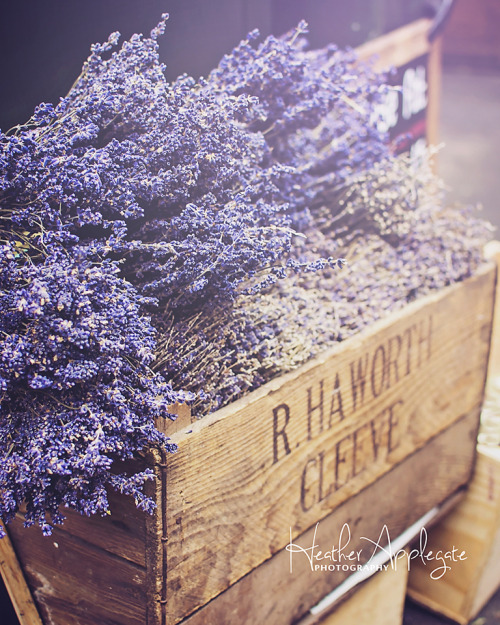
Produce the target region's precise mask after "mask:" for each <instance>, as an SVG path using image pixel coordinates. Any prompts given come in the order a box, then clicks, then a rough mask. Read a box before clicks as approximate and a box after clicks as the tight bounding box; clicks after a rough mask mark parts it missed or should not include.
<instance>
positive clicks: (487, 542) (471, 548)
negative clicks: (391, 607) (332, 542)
mask: <svg viewBox="0 0 500 625" xmlns="http://www.w3.org/2000/svg"><path fill="white" fill-rule="evenodd" d="M427 548H428V550H433V551H434V552H437V551H438V550H442V551H443V552H449V551H451V550H452V549H453V548H456V549H457V550H458V551H457V552H462V551H465V554H466V557H467V559H466V560H463V561H459V562H449V563H448V564H449V565H450V567H451V569H450V570H448V571H447V572H446V574H445V575H443V577H441V578H440V579H431V578H430V577H429V573H428V566H424V564H423V563H422V562H421V561H417V562H415V563H414V564H413V565H412V567H411V571H410V577H409V586H408V595H409V596H410V597H411V598H412V599H414V600H415V601H417V602H418V603H420V604H421V605H424V606H426V607H427V608H430V609H431V610H433V611H435V612H438V613H440V614H443V615H444V616H446V617H447V618H449V619H452V620H453V621H455V622H457V623H460V624H461V625H466V624H467V623H469V622H470V621H471V620H472V619H473V618H474V617H475V616H477V614H478V613H479V612H480V610H481V609H482V608H483V607H484V605H485V604H486V603H487V602H488V600H489V599H490V598H491V596H492V595H493V594H494V593H495V592H496V590H497V589H498V587H499V586H500V450H499V449H496V448H490V447H486V446H482V445H480V446H479V447H478V455H477V462H476V467H475V471H474V475H473V479H472V481H471V484H470V486H469V489H468V492H467V496H466V498H464V499H463V501H462V502H461V503H459V504H458V506H457V507H456V508H455V509H454V510H453V512H452V513H451V514H449V515H448V516H446V517H445V518H444V519H443V520H442V521H441V522H440V523H439V524H438V525H437V526H436V527H434V528H433V529H432V532H430V533H429V542H428V546H427Z"/></svg>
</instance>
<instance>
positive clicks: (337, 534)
mask: <svg viewBox="0 0 500 625" xmlns="http://www.w3.org/2000/svg"><path fill="white" fill-rule="evenodd" d="M477 426H478V411H477V410H475V411H472V412H471V413H469V414H468V415H465V416H464V417H463V418H461V419H460V420H458V421H457V422H456V423H454V424H453V425H451V426H450V427H449V428H448V429H446V430H445V431H444V432H441V433H440V434H438V435H437V436H436V437H434V438H433V439H431V440H430V441H429V442H428V443H427V445H425V446H424V447H423V448H421V449H420V450H418V451H416V452H415V453H413V454H412V455H411V456H409V457H408V458H407V459H406V460H404V461H403V462H401V463H400V464H398V465H397V466H395V467H394V468H393V469H392V470H391V471H390V472H389V473H387V474H385V475H384V476H382V477H381V478H379V479H378V480H377V481H376V482H375V483H373V484H371V485H370V486H368V487H367V488H366V489H364V490H363V491H361V492H360V493H358V494H357V495H355V496H354V497H352V498H351V499H350V500H348V501H346V502H345V503H343V504H342V505H341V506H339V507H338V508H337V509H336V510H335V511H334V512H332V513H331V514H330V515H329V516H328V517H326V518H325V519H323V520H322V521H321V522H320V523H319V525H318V527H317V530H316V527H313V528H311V529H309V530H307V531H306V532H305V533H304V534H302V535H301V536H300V537H298V538H296V539H294V540H293V543H294V544H296V545H299V546H300V547H303V548H307V547H309V546H311V545H312V544H313V541H314V538H315V530H316V539H315V544H317V545H318V546H319V548H320V549H322V550H323V551H324V552H326V551H327V550H331V549H332V547H338V546H340V545H345V544H346V543H347V540H346V537H349V536H350V541H349V543H348V547H346V548H345V549H344V551H343V553H344V554H345V555H347V554H348V552H351V551H359V550H361V554H360V557H359V562H360V563H364V562H366V561H367V560H368V559H369V558H370V556H371V554H372V553H373V547H372V546H371V545H370V543H369V542H368V541H367V540H366V539H367V538H369V539H372V540H374V541H377V539H378V538H379V536H380V534H381V533H382V529H383V527H384V525H386V526H387V528H388V531H389V535H390V537H391V538H392V539H395V538H397V537H398V536H399V535H400V534H401V533H402V532H403V531H404V530H406V529H407V528H408V527H409V526H410V525H412V524H413V523H415V522H416V521H417V520H418V519H420V518H421V517H422V516H424V514H426V513H427V512H428V511H429V510H430V509H432V508H433V507H434V506H435V505H436V504H438V503H440V502H443V501H444V500H445V499H446V497H447V496H448V495H449V494H450V493H454V492H457V490H458V489H460V488H461V487H463V486H464V485H465V484H466V483H467V482H468V479H469V477H470V472H471V467H472V464H473V458H474V454H475V437H476V432H477ZM346 528H348V530H349V532H348V533H347V529H346ZM286 529H287V531H289V528H286ZM292 557H293V560H292V562H291V554H290V552H289V551H287V549H286V548H285V549H282V550H281V551H280V552H279V553H277V554H276V555H274V556H273V557H272V558H271V559H269V560H267V561H266V562H264V563H263V564H261V565H260V566H259V567H257V568H256V569H255V570H253V571H252V572H251V573H249V574H248V575H246V576H245V577H243V578H242V579H240V580H239V581H238V582H237V583H235V584H234V585H233V586H231V587H230V588H228V589H227V590H226V591H225V592H223V593H222V594H221V595H219V596H218V597H216V598H215V599H213V600H212V601H211V602H209V603H208V604H207V605H205V606H204V607H202V608H201V609H200V610H198V611H197V612H196V613H195V614H193V615H192V616H191V617H189V618H187V619H186V620H185V621H183V625H204V624H205V623H220V624H221V625H225V624H227V625H230V624H232V623H245V625H261V624H262V623H266V625H284V624H285V623H295V622H296V621H298V620H299V619H300V618H301V617H303V616H304V615H305V614H306V613H307V611H308V610H309V609H310V608H311V607H312V606H314V605H316V604H317V603H318V602H319V601H320V600H321V599H322V598H323V597H324V596H325V595H326V594H328V593H329V592H331V591H332V590H333V589H334V588H336V587H338V585H339V584H340V583H342V582H343V581H344V580H345V579H346V578H347V577H348V576H349V575H351V574H352V572H351V571H343V570H316V569H314V568H313V567H312V566H311V563H310V562H309V560H308V558H307V557H306V556H305V555H304V554H302V553H299V552H296V553H293V554H292ZM330 562H331V561H330V560H326V564H330ZM346 562H347V560H346V559H345V558H344V559H342V558H341V557H340V556H337V559H336V561H335V562H334V563H335V564H336V563H342V564H344V563H346ZM353 562H354V564H357V563H358V559H357V557H356V559H355V560H354V561H353ZM322 563H323V562H320V561H319V560H318V564H319V565H321V564H322ZM290 564H291V565H292V572H290ZM402 566H404V564H402ZM412 566H413V564H412ZM256 598H258V600H256Z"/></svg>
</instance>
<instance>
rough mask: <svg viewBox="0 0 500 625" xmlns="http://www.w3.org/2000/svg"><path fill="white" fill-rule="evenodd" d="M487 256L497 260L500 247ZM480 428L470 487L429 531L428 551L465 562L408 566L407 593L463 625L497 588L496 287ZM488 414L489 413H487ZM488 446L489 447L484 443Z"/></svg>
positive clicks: (499, 341) (499, 360)
mask: <svg viewBox="0 0 500 625" xmlns="http://www.w3.org/2000/svg"><path fill="white" fill-rule="evenodd" d="M486 254H487V255H488V256H489V257H491V258H496V260H497V262H499V261H500V243H498V242H496V241H495V242H492V243H490V244H488V246H487V249H486ZM486 398H487V402H485V404H486V405H485V408H484V410H483V430H482V431H481V435H480V437H479V441H480V442H481V441H483V444H479V445H478V447H477V461H476V465H475V469H474V473H473V476H472V480H471V483H470V486H469V488H468V491H467V494H466V496H465V497H464V498H463V500H462V501H461V502H460V504H459V505H458V506H457V507H456V508H455V509H454V510H453V511H452V512H451V513H450V514H449V515H447V516H446V517H445V518H443V519H442V521H441V522H440V523H439V524H437V526H436V527H434V528H433V529H432V531H431V532H429V545H428V549H432V550H434V551H437V550H444V552H446V551H450V550H452V549H453V547H456V548H458V549H459V550H460V552H461V551H462V550H463V551H465V554H466V557H467V559H466V560H463V561H460V562H456V563H455V562H453V563H450V565H451V570H450V571H447V572H446V574H445V575H443V576H442V577H441V578H440V579H438V580H436V579H430V578H429V575H428V571H427V570H426V569H427V568H428V567H426V566H424V564H423V562H422V561H420V560H417V561H416V562H415V564H414V566H412V569H411V574H410V578H409V586H408V595H409V596H410V597H411V598H412V599H414V600H415V601H417V602H418V603H420V604H421V605H424V606H425V607H427V608H430V609H431V610H433V611H435V612H439V613H441V614H443V615H445V616H446V617H448V618H450V619H452V620H454V621H456V622H457V623H461V624H462V625H466V624H467V623H469V622H470V621H471V620H472V619H473V618H474V617H475V616H477V614H478V613H479V612H480V610H481V609H482V608H483V607H484V605H485V604H486V603H487V601H488V600H489V599H490V598H491V596H492V595H493V594H494V593H495V592H496V590H497V589H498V588H499V587H500V447H498V444H499V443H500V429H499V428H500V289H498V288H497V291H496V302H495V314H494V319H493V328H492V337H491V344H490V357H489V363H488V375H487V383H486ZM488 412H489V414H488ZM485 443H489V444H485Z"/></svg>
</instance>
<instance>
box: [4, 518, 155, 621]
mask: <svg viewBox="0 0 500 625" xmlns="http://www.w3.org/2000/svg"><path fill="white" fill-rule="evenodd" d="M8 532H9V536H10V537H11V538H12V540H13V542H14V544H15V546H16V552H17V557H18V559H19V562H20V563H21V566H22V568H23V571H24V574H25V576H26V579H27V581H28V584H29V586H30V589H31V593H32V595H33V597H34V599H35V602H36V604H37V606H38V608H39V611H40V614H41V616H42V620H43V623H44V625H95V623H99V625H144V624H145V623H146V574H145V569H144V568H143V567H141V566H139V565H137V564H134V563H133V562H131V561H130V560H125V559H123V558H120V557H118V556H116V555H114V554H112V553H110V552H109V551H105V550H102V549H100V548H99V547H96V546H95V545H93V544H92V543H91V542H89V541H86V540H81V539H79V538H77V537H75V536H72V535H71V534H69V533H68V532H66V531H64V530H62V529H56V530H54V532H53V534H52V536H50V537H44V536H43V535H42V534H41V532H40V531H39V529H38V528H29V529H26V528H24V527H23V526H22V523H20V522H17V521H16V522H14V523H11V524H9V526H8ZM89 538H91V535H90V529H89Z"/></svg>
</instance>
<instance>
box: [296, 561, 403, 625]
mask: <svg viewBox="0 0 500 625" xmlns="http://www.w3.org/2000/svg"><path fill="white" fill-rule="evenodd" d="M407 579H408V569H407V568H406V567H404V566H400V567H395V568H391V567H389V568H388V569H387V570H384V571H380V572H379V573H376V574H375V575H374V576H373V577H371V578H370V579H369V580H367V581H366V582H365V583H364V584H363V585H362V586H361V587H360V588H359V589H358V590H357V591H356V592H355V593H354V594H353V595H352V596H351V597H349V599H347V601H345V602H344V603H342V604H341V605H340V606H338V608H337V609H336V610H335V612H334V613H332V614H330V615H328V616H326V617H325V618H323V619H321V618H320V619H318V620H316V619H314V620H313V619H311V620H309V619H307V621H306V620H304V621H301V622H300V623H298V624H297V625H346V623H356V625H401V623H402V618H403V609H404V603H405V598H406V583H407Z"/></svg>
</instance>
